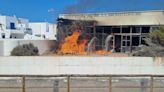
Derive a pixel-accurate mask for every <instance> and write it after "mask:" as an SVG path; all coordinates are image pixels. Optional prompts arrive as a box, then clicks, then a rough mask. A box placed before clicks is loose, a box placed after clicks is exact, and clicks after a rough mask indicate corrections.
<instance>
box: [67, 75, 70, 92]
mask: <svg viewBox="0 0 164 92" xmlns="http://www.w3.org/2000/svg"><path fill="white" fill-rule="evenodd" d="M67 92H70V77H69V76H68V77H67Z"/></svg>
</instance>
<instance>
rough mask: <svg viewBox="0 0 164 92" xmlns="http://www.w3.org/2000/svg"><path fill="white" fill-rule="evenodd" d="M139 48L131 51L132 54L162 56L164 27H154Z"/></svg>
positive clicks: (163, 51)
mask: <svg viewBox="0 0 164 92" xmlns="http://www.w3.org/2000/svg"><path fill="white" fill-rule="evenodd" d="M144 40H145V43H146V44H144V45H142V46H141V49H140V50H138V51H135V52H133V53H132V55H133V56H151V57H157V56H161V57H162V56H164V27H159V28H156V29H154V30H153V31H152V32H151V33H150V34H149V38H146V39H144Z"/></svg>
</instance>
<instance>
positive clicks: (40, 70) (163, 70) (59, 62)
mask: <svg viewBox="0 0 164 92" xmlns="http://www.w3.org/2000/svg"><path fill="white" fill-rule="evenodd" d="M0 74H1V75H2V74H6V75H8V74H9V75H12V74H16V75H17V74H25V75H60V74H80V75H83V74H84V75H86V74H87V75H93V74H97V75H99V74H130V75H131V74H137V75H138V74H153V75H163V74H164V66H162V65H156V62H155V61H154V59H153V58H145V57H143V58H141V57H118V58H116V57H96V56H95V57H84V56H83V57H76V56H54V57H0Z"/></svg>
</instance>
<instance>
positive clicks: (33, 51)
mask: <svg viewBox="0 0 164 92" xmlns="http://www.w3.org/2000/svg"><path fill="white" fill-rule="evenodd" d="M37 55H39V50H38V48H37V47H35V46H34V45H33V44H32V43H29V44H24V45H19V46H17V47H15V48H14V49H13V50H12V52H11V56H37Z"/></svg>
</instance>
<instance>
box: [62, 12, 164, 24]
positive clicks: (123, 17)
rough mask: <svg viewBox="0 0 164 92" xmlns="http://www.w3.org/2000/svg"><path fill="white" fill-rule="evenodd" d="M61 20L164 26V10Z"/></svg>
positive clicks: (98, 14)
mask: <svg viewBox="0 0 164 92" xmlns="http://www.w3.org/2000/svg"><path fill="white" fill-rule="evenodd" d="M59 18H64V19H72V20H96V21H97V22H98V25H115V26H118V25H164V10H152V11H127V12H108V13H79V14H60V15H59Z"/></svg>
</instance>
